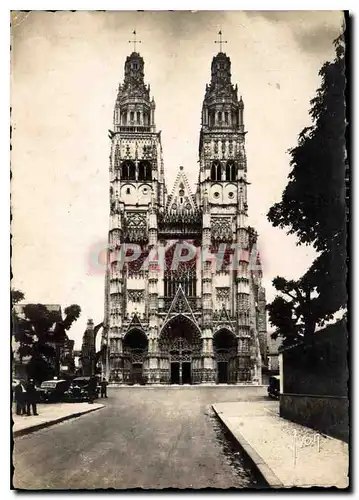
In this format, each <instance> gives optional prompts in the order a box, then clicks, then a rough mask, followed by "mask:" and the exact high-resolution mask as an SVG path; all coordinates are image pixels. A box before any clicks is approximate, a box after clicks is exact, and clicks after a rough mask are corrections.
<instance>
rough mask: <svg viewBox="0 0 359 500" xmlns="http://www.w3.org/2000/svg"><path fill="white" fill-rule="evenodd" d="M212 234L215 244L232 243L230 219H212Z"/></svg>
mask: <svg viewBox="0 0 359 500" xmlns="http://www.w3.org/2000/svg"><path fill="white" fill-rule="evenodd" d="M211 234H212V240H213V241H214V242H231V241H232V240H233V232H232V223H231V218H230V217H212V219H211Z"/></svg>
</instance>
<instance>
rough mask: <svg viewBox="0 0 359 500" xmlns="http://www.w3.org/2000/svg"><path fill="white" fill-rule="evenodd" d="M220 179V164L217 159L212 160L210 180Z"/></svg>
mask: <svg viewBox="0 0 359 500" xmlns="http://www.w3.org/2000/svg"><path fill="white" fill-rule="evenodd" d="M221 179H222V165H221V163H220V162H219V161H214V162H213V163H212V167H211V180H212V181H220V180H221Z"/></svg>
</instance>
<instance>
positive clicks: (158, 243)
mask: <svg viewBox="0 0 359 500" xmlns="http://www.w3.org/2000/svg"><path fill="white" fill-rule="evenodd" d="M155 109H156V106H155V101H154V99H153V98H151V95H150V86H149V85H146V84H145V82H144V60H143V58H142V57H141V55H140V54H139V53H138V52H133V53H132V54H131V55H130V56H128V57H127V59H126V62H125V68H124V81H123V83H122V84H120V85H119V88H118V95H117V99H116V103H115V108H114V118H113V130H112V131H109V133H110V138H111V151H110V188H109V191H110V192H109V195H110V229H109V239H108V241H109V249H108V266H107V274H106V284H105V319H104V329H103V334H102V346H103V347H104V346H105V347H107V349H106V355H105V356H104V358H103V374H104V375H105V376H106V377H107V379H108V380H109V381H110V382H111V383H117V384H133V383H142V384H143V383H155V384H158V383H161V384H169V383H174V384H200V383H234V384H236V383H253V384H260V383H261V366H262V361H263V360H264V359H265V357H266V352H267V347H266V339H267V334H266V314H265V305H266V301H265V291H264V289H263V287H262V285H261V277H262V271H261V264H260V258H259V253H258V251H257V233H256V231H255V230H254V229H253V228H251V227H249V225H248V222H247V219H248V205H247V187H248V184H249V182H248V181H247V159H246V153H245V135H246V131H245V126H244V103H243V100H242V97H238V87H237V85H235V86H234V85H233V84H232V82H231V61H230V58H229V57H228V56H227V55H226V54H225V53H223V52H219V53H218V54H217V55H216V56H215V57H214V58H213V60H212V65H211V81H210V83H209V85H207V86H206V89H205V96H204V100H203V107H202V117H201V130H200V136H199V168H198V167H197V166H196V169H197V168H198V184H197V189H196V191H195V192H194V193H192V191H191V187H190V185H189V182H188V180H187V177H186V174H185V171H184V168H183V167H179V170H178V174H177V177H176V180H175V182H174V186H173V188H172V190H171V191H170V192H168V191H167V187H166V182H165V172H166V168H165V165H164V161H163V157H162V145H161V133H160V132H157V131H156V122H155ZM191 168H193V167H191Z"/></svg>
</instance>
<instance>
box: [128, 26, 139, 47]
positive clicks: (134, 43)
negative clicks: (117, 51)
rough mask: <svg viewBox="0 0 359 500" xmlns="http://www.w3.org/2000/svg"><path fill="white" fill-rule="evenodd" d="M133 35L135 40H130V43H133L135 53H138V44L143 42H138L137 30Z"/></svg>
mask: <svg viewBox="0 0 359 500" xmlns="http://www.w3.org/2000/svg"><path fill="white" fill-rule="evenodd" d="M132 34H133V36H134V40H129V41H128V43H133V51H134V52H136V43H141V40H137V38H136V36H137V33H136V30H133V32H132Z"/></svg>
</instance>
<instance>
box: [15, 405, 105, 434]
mask: <svg viewBox="0 0 359 500" xmlns="http://www.w3.org/2000/svg"><path fill="white" fill-rule="evenodd" d="M104 406H105V405H103V404H100V403H92V404H89V403H56V404H51V403H50V404H38V405H37V411H38V413H39V415H38V416H36V415H31V416H30V417H28V416H26V415H16V413H15V410H14V408H13V411H12V419H13V421H14V425H13V428H12V430H13V437H17V436H22V435H24V434H28V433H30V432H34V431H37V430H39V429H42V428H44V427H49V426H50V425H54V424H57V423H59V422H62V421H64V420H68V419H70V418H75V417H78V416H80V415H84V414H85V413H89V412H92V411H95V410H99V409H100V408H103V407H104Z"/></svg>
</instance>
